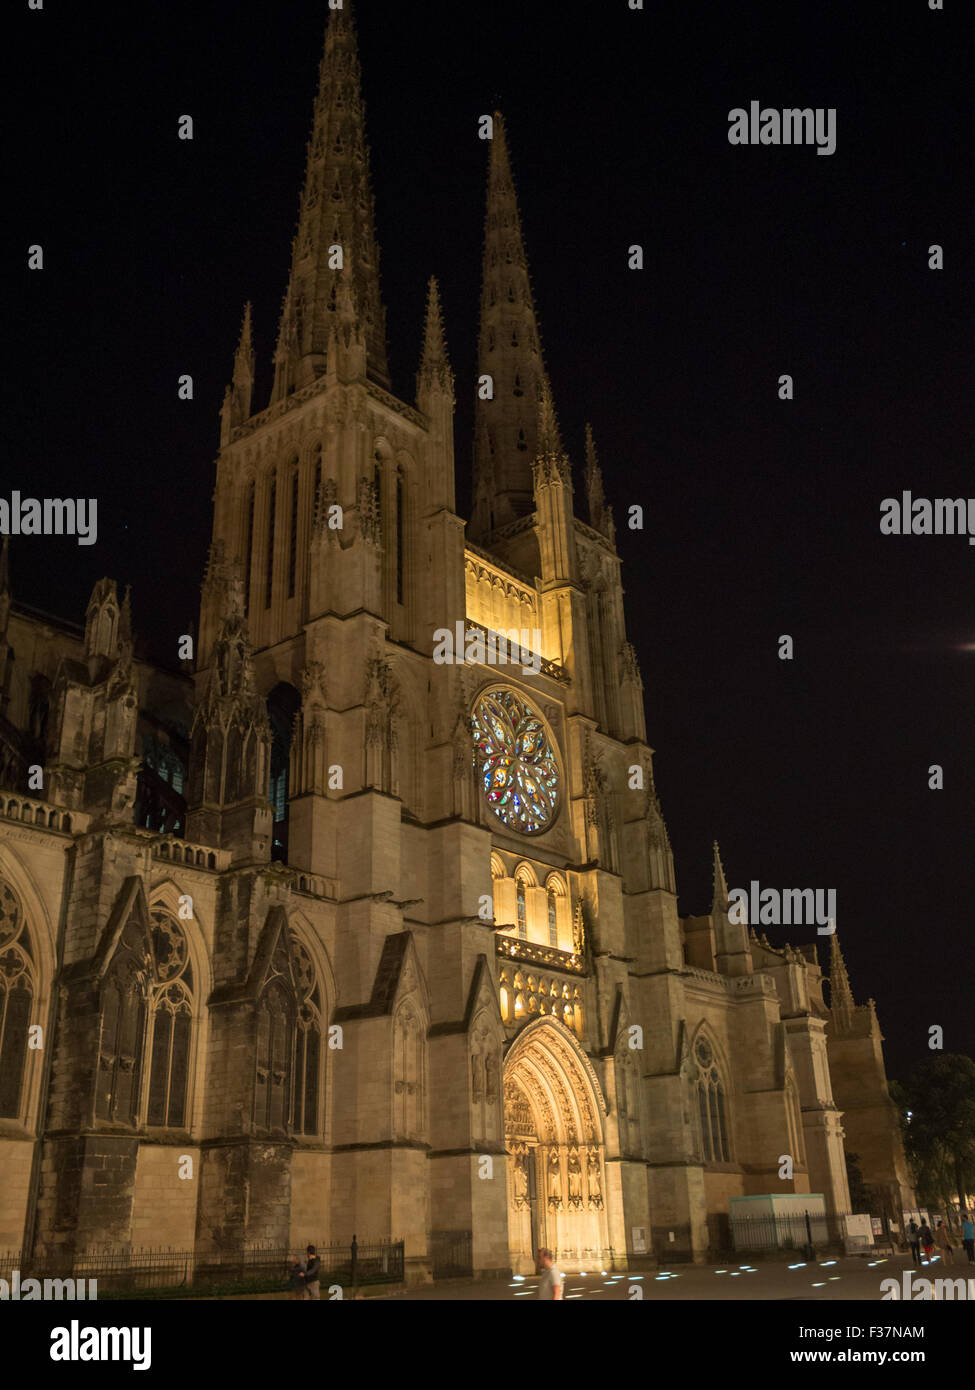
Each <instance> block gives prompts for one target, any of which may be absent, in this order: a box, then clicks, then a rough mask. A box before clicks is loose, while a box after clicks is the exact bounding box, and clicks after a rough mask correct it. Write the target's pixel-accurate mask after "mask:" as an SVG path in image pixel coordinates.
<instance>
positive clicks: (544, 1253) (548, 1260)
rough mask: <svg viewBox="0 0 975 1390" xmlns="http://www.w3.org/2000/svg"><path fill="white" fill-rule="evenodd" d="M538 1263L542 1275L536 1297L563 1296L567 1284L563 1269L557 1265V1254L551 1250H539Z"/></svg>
mask: <svg viewBox="0 0 975 1390" xmlns="http://www.w3.org/2000/svg"><path fill="white" fill-rule="evenodd" d="M538 1264H539V1268H540V1269H541V1270H542V1277H541V1279H539V1281H538V1292H537V1293H536V1294H535V1297H536V1298H561V1297H562V1294H563V1290H564V1286H565V1279H564V1277H563V1275H562V1271H561V1270H560V1269H557V1268H556V1266H555V1256H554V1255H553V1254H552V1252H551V1250H539V1252H538Z"/></svg>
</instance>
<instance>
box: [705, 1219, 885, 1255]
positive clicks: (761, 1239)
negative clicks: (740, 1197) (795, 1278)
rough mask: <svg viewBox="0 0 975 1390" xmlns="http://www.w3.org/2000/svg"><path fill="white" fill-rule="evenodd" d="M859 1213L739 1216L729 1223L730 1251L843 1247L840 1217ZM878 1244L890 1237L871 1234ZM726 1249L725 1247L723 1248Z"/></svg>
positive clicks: (844, 1235)
mask: <svg viewBox="0 0 975 1390" xmlns="http://www.w3.org/2000/svg"><path fill="white" fill-rule="evenodd" d="M854 1214H857V1215H859V1213H853V1212H836V1211H827V1212H823V1211H810V1212H809V1213H808V1215H807V1213H805V1212H801V1211H800V1212H786V1213H783V1212H768V1213H766V1214H764V1215H760V1216H740V1217H735V1219H734V1220H733V1221H732V1222H731V1223H730V1234H731V1239H732V1242H733V1245H732V1247H731V1248H733V1249H734V1250H785V1251H789V1250H796V1251H803V1250H805V1249H806V1248H807V1246H810V1245H811V1246H812V1247H813V1248H814V1249H817V1250H819V1249H829V1248H833V1247H836V1248H843V1246H844V1244H845V1241H846V1239H847V1229H846V1225H845V1222H844V1218H845V1217H847V1216H852V1215H854ZM874 1242H875V1243H876V1244H878V1245H886V1244H889V1243H890V1237H889V1236H886V1235H883V1236H881V1235H875V1236H874ZM726 1248H727V1247H726Z"/></svg>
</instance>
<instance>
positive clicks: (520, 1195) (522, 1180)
mask: <svg viewBox="0 0 975 1390" xmlns="http://www.w3.org/2000/svg"><path fill="white" fill-rule="evenodd" d="M527 1162H528V1155H527V1153H525V1151H524V1150H522V1151H521V1152H520V1153H519V1154H518V1155H517V1156H516V1158H515V1171H514V1185H515V1206H516V1207H526V1206H527V1205H528V1167H527Z"/></svg>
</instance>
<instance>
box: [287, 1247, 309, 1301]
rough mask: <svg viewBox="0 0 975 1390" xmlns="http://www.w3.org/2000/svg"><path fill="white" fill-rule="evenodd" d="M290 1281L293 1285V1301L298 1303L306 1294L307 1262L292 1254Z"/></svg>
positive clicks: (289, 1272) (289, 1270)
mask: <svg viewBox="0 0 975 1390" xmlns="http://www.w3.org/2000/svg"><path fill="white" fill-rule="evenodd" d="M288 1283H289V1284H290V1285H291V1301H292V1302H293V1303H297V1302H298V1301H299V1300H301V1299H303V1298H304V1296H305V1262H304V1260H299V1258H298V1256H297V1255H292V1257H291V1265H290V1267H289V1269H288Z"/></svg>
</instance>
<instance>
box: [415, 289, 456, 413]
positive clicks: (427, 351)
mask: <svg viewBox="0 0 975 1390" xmlns="http://www.w3.org/2000/svg"><path fill="white" fill-rule="evenodd" d="M432 393H438V394H442V395H447V396H449V397H450V399H451V400H453V397H454V374H453V372H452V371H451V370H450V362H449V361H448V359H447V341H446V338H445V337H444V327H443V312H442V310H441V308H440V290H439V288H438V286H437V281H436V278H435V277H434V276H433V275H431V276H430V283H429V285H428V287H427V316H426V324H425V327H424V330H423V356H422V358H421V360H420V370H419V372H418V373H417V379H416V396H417V403H418V404H419V402H420V401H421V400H422V399H423V398H424V397H426V396H429V395H431V394H432Z"/></svg>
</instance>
